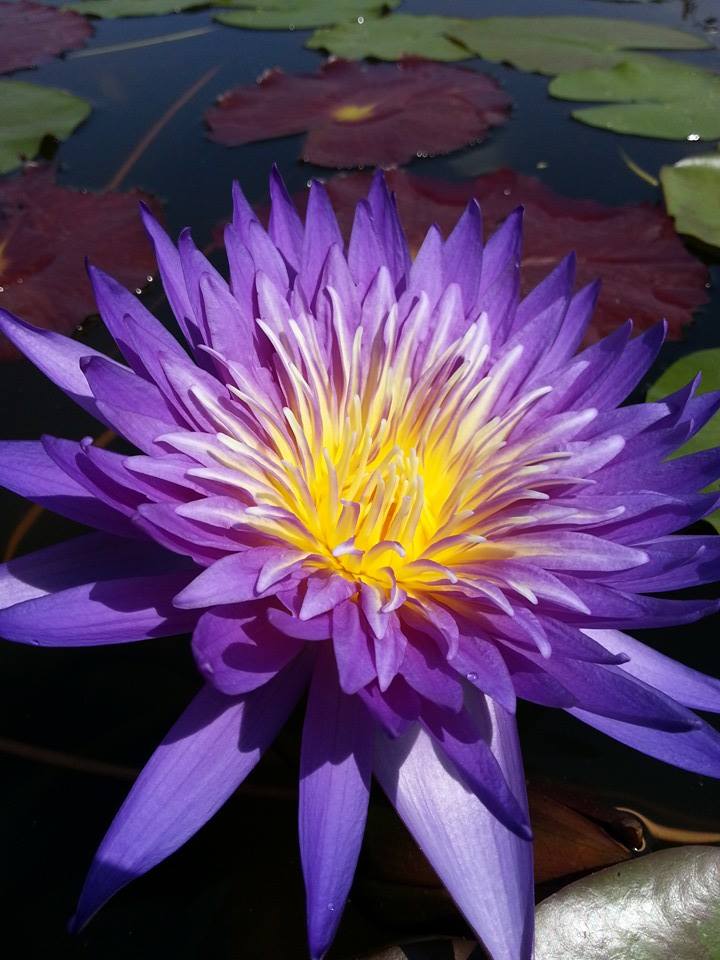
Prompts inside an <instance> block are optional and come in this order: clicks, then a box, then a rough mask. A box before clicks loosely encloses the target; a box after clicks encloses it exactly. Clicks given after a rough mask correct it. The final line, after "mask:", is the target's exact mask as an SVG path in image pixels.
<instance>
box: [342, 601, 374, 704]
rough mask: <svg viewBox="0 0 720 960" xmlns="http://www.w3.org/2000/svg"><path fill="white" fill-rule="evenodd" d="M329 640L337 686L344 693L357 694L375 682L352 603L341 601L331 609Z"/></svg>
mask: <svg viewBox="0 0 720 960" xmlns="http://www.w3.org/2000/svg"><path fill="white" fill-rule="evenodd" d="M332 639H333V648H334V650H335V660H336V662H337V668H338V674H339V676H340V686H341V688H342V689H343V690H344V691H345V693H357V692H358V690H361V689H362V688H363V687H365V686H367V684H368V683H370V681H371V680H374V679H375V676H376V670H375V663H374V662H373V658H372V654H371V652H370V637H369V636H368V631H366V629H365V627H364V625H363V623H362V621H361V619H360V611H359V609H358V605H357V604H356V603H352V602H351V601H350V600H345V601H344V602H343V603H340V604H338V606H336V607H334V608H333V612H332Z"/></svg>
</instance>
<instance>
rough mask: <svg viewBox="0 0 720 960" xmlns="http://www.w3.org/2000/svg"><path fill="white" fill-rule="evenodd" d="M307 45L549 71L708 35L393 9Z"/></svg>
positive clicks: (592, 20) (601, 21) (578, 20)
mask: <svg viewBox="0 0 720 960" xmlns="http://www.w3.org/2000/svg"><path fill="white" fill-rule="evenodd" d="M308 46H309V47H312V48H314V49H316V48H318V47H321V48H322V49H325V50H329V51H330V52H331V53H334V54H336V55H338V56H345V57H351V56H352V57H376V58H378V59H381V60H396V59H397V58H398V56H401V55H405V56H408V55H414V56H421V57H435V55H436V50H437V49H438V48H439V49H440V51H441V52H444V53H445V54H446V55H445V56H443V57H442V59H448V60H450V59H453V60H462V59H465V58H466V57H471V56H480V57H483V58H484V59H485V60H492V61H494V62H496V63H509V64H512V66H514V67H518V68H519V69H520V70H531V71H534V72H536V73H545V74H549V75H554V74H557V73H561V72H563V71H566V70H581V69H585V68H588V67H606V66H611V65H613V64H615V63H617V62H618V61H620V60H623V59H625V58H626V56H627V51H628V50H698V49H702V48H703V47H707V46H709V44H708V43H707V41H705V40H703V39H702V38H700V37H696V36H694V35H693V34H691V33H685V32H684V31H681V30H673V29H671V28H669V27H663V26H656V25H655V24H651V23H643V22H640V21H635V20H612V19H606V18H604V17H486V18H483V19H461V18H457V17H422V16H413V15H411V14H398V15H397V16H394V17H391V18H389V19H384V20H382V21H376V22H371V23H365V24H361V25H359V24H342V25H340V26H337V27H334V28H332V29H326V30H322V31H318V32H317V33H316V34H314V35H313V37H311V39H310V41H309V42H308Z"/></svg>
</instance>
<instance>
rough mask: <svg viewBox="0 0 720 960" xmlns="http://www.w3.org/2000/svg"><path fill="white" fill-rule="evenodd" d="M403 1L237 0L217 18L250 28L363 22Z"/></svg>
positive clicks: (226, 22)
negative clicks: (231, 8) (236, 8)
mask: <svg viewBox="0 0 720 960" xmlns="http://www.w3.org/2000/svg"><path fill="white" fill-rule="evenodd" d="M399 3H400V0H247V2H245V0H235V2H233V3H232V6H233V7H240V8H241V9H238V10H235V9H233V10H230V11H228V12H227V13H216V14H215V19H216V20H217V21H218V22H219V23H224V24H225V25H226V26H229V27H245V28H247V29H251V30H305V29H308V28H310V27H324V26H326V25H328V24H335V23H342V22H343V21H345V20H347V21H352V22H353V23H355V24H358V23H359V24H363V23H364V22H365V18H366V17H368V18H369V17H379V16H380V14H381V13H384V12H385V11H386V10H389V9H390V8H392V7H397V6H398V4H399Z"/></svg>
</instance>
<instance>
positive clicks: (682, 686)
mask: <svg viewBox="0 0 720 960" xmlns="http://www.w3.org/2000/svg"><path fill="white" fill-rule="evenodd" d="M587 633H588V635H589V636H590V637H592V638H593V639H594V640H595V641H597V643H599V644H602V646H604V647H605V648H606V649H607V650H609V651H610V652H611V653H624V654H626V655H627V656H628V657H629V658H630V659H629V660H628V661H627V663H624V664H623V665H622V669H623V670H624V671H625V673H630V674H632V675H633V676H634V677H637V678H638V679H640V680H643V681H644V682H645V683H649V684H650V686H652V687H655V688H656V689H658V690H661V691H662V692H663V693H664V694H666V695H667V696H668V697H672V699H673V700H676V701H677V702H678V703H682V704H683V705H684V706H686V707H690V709H691V710H708V711H711V712H712V713H720V680H716V679H715V677H708V676H706V675H705V674H704V673H699V672H698V671H697V670H692V669H691V668H690V667H686V666H685V665H684V664H682V663H677V661H675V660H672V659H671V658H670V657H666V656H663V654H662V653H658V651H657V650H653V649H652V648H651V647H648V646H646V645H645V644H644V643H640V641H639V640H635V639H634V638H633V637H629V636H628V635H627V634H626V633H621V632H620V631H619V630H588V631H587Z"/></svg>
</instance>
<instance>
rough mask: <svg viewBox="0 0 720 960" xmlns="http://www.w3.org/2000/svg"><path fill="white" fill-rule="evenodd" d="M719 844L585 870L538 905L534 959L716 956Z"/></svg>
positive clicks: (691, 959)
mask: <svg viewBox="0 0 720 960" xmlns="http://www.w3.org/2000/svg"><path fill="white" fill-rule="evenodd" d="M719 888H720V850H717V849H716V848H714V847H678V848H675V849H670V850H661V851H659V852H658V853H651V854H649V855H648V856H646V857H640V858H639V859H637V860H631V861H629V862H628V863H623V864H619V865H618V866H615V867H610V868H608V869H605V870H601V871H600V872H599V873H596V874H593V876H590V877H585V878H584V879H582V880H578V881H577V882H575V883H571V884H570V885H569V886H567V887H565V888H564V889H562V890H561V891H560V892H559V893H556V894H554V895H553V896H551V897H548V899H547V900H544V901H543V903H541V904H540V906H539V907H538V909H537V911H536V933H535V958H536V960H581V958H582V960H610V958H613V960H717V958H718V957H719V956H720V899H719V898H718V889H719Z"/></svg>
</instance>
